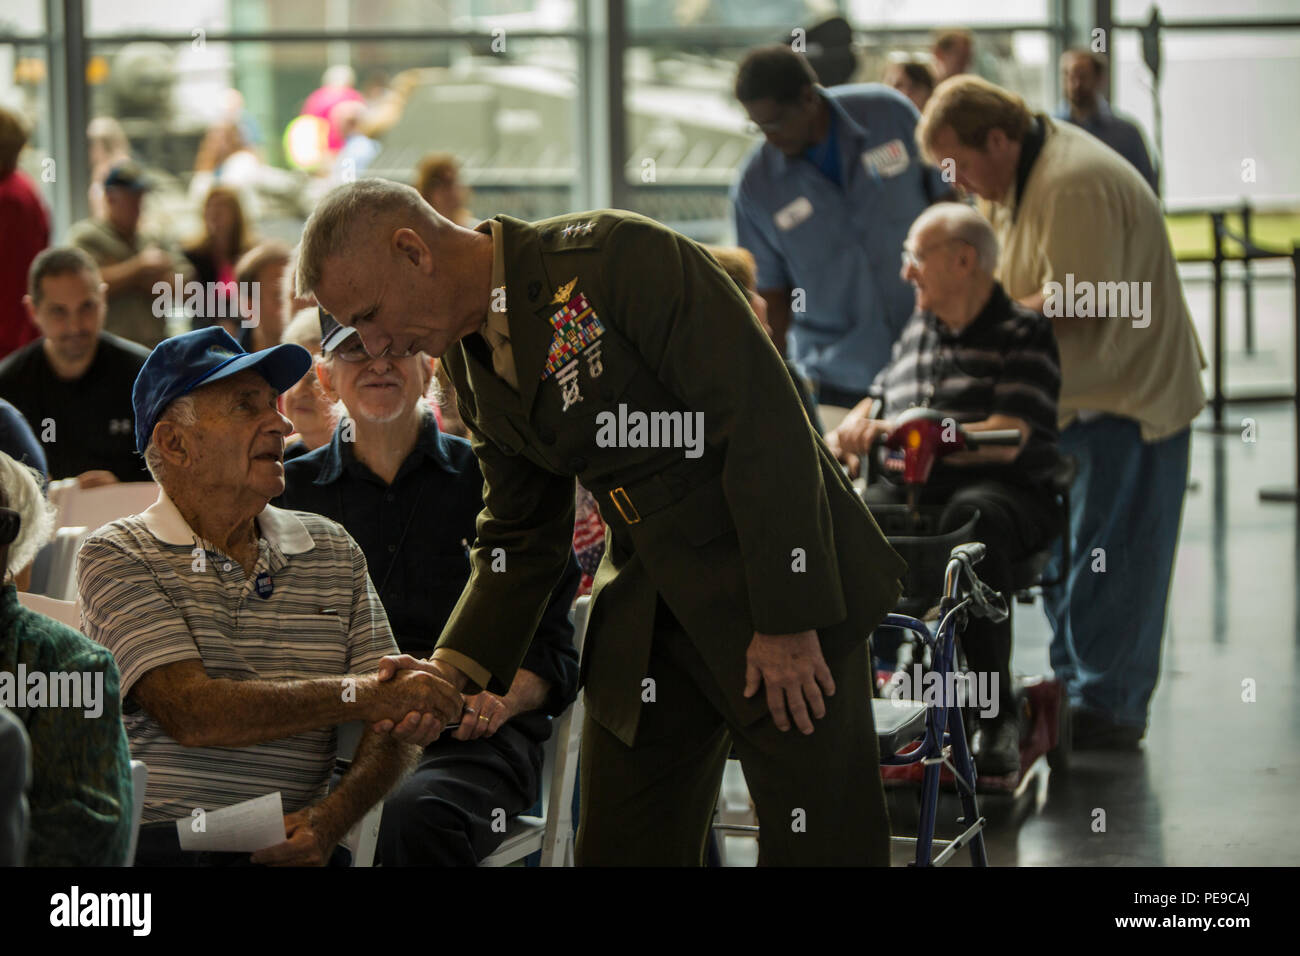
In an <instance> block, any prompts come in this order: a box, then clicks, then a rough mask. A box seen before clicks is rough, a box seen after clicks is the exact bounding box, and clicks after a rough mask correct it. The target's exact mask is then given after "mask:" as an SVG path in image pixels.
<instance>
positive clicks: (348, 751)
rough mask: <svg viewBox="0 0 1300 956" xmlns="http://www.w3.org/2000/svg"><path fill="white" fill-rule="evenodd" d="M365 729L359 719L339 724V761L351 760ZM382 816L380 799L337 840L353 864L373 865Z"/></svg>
mask: <svg viewBox="0 0 1300 956" xmlns="http://www.w3.org/2000/svg"><path fill="white" fill-rule="evenodd" d="M365 729H366V728H365V724H363V723H362V722H361V721H359V720H352V721H349V722H348V723H346V724H339V728H338V735H339V744H338V751H337V753H338V759H339V760H340V761H341V762H344V763H351V762H352V756H353V754H355V753H356V752H357V744H359V743H361V735H362V734H363V733H365ZM383 816H384V801H383V800H380V801H379V802H378V803H376V804H375V805H374V806H373V807H371V808H370V809H369V810H367V811H366V815H365V816H363V817H362V818H361V819H360V820H358V821H357V822H356V823H355V824H353V826H352V829H351V830H349V831H348V832H347V834H346V835H345V836H344V837H343V839H342V840H340V841H339V842H340V843H342V844H343V845H344V846H345V847H347V848H348V850H349V851H351V853H352V865H353V866H374V864H375V847H376V846H378V845H379V823H380V821H381V820H382V819H383Z"/></svg>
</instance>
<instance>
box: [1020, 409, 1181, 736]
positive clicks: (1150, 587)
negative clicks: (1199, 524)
mask: <svg viewBox="0 0 1300 956" xmlns="http://www.w3.org/2000/svg"><path fill="white" fill-rule="evenodd" d="M1190 438H1191V429H1190V427H1189V428H1184V429H1183V430H1182V431H1180V432H1177V433H1176V434H1174V435H1172V436H1170V437H1169V438H1166V439H1163V440H1162V441H1158V442H1154V443H1150V444H1148V443H1145V442H1143V441H1142V438H1141V434H1140V432H1139V429H1138V424H1137V422H1135V421H1133V420H1132V419H1128V418H1119V417H1116V416H1109V415H1108V416H1103V417H1101V418H1097V419H1093V420H1091V421H1089V422H1086V423H1084V422H1075V423H1074V424H1073V425H1071V426H1070V427H1069V428H1067V429H1065V431H1063V432H1062V433H1061V441H1060V449H1061V453H1062V454H1065V455H1073V456H1074V457H1075V458H1076V459H1078V463H1079V472H1078V476H1077V477H1076V479H1075V482H1074V487H1073V488H1072V489H1071V492H1070V536H1071V539H1072V542H1073V553H1072V555H1071V565H1070V576H1069V579H1068V580H1067V581H1065V582H1064V583H1063V584H1062V585H1058V586H1057V587H1055V588H1051V589H1048V591H1047V593H1045V594H1044V601H1043V604H1044V607H1045V609H1046V611H1047V616H1048V619H1049V620H1050V621H1051V622H1052V630H1053V637H1052V646H1051V661H1052V669H1053V670H1054V671H1055V672H1056V676H1057V677H1058V678H1059V679H1060V680H1061V681H1063V682H1064V684H1065V687H1066V690H1067V692H1068V693H1069V697H1070V703H1071V705H1073V706H1075V707H1079V706H1082V707H1085V708H1088V709H1090V710H1094V711H1099V712H1101V713H1102V714H1104V715H1106V716H1107V717H1109V718H1110V720H1112V721H1113V722H1115V723H1117V724H1122V725H1125V726H1131V727H1145V726H1146V722H1147V707H1148V704H1149V703H1150V700H1151V695H1152V693H1153V692H1154V691H1155V688H1156V680H1157V678H1158V677H1159V674H1160V644H1161V641H1162V639H1163V637H1164V629H1165V609H1166V607H1167V606H1168V601H1169V582H1170V579H1171V578H1172V576H1173V566H1174V552H1175V549H1176V548H1177V545H1178V526H1179V523H1180V521H1181V519H1182V512H1183V498H1184V497H1185V495H1186V493H1187V469H1188V452H1189V448H1190ZM1097 549H1102V552H1104V558H1103V555H1102V553H1101V552H1098V550H1097ZM1057 550H1058V552H1059V545H1058V549H1057ZM1058 557H1059V555H1058ZM1103 560H1104V565H1103V564H1102V561H1103ZM1103 566H1104V568H1105V571H1104V572H1103V571H1101V570H1100V569H1101V568H1102V567H1103ZM1094 569H1095V570H1094ZM1051 576H1053V577H1054V576H1055V571H1054V570H1053V572H1052V573H1051Z"/></svg>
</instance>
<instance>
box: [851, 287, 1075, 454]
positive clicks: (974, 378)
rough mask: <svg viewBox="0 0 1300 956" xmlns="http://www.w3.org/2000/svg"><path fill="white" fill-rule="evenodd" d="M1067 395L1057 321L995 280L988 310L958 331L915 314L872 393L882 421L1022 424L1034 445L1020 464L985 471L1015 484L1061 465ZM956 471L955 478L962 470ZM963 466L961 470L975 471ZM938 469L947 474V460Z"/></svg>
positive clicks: (1028, 446)
mask: <svg viewBox="0 0 1300 956" xmlns="http://www.w3.org/2000/svg"><path fill="white" fill-rule="evenodd" d="M1060 391H1061V367H1060V362H1059V359H1058V357H1057V352H1056V337H1055V335H1054V334H1053V332H1052V325H1051V322H1050V321H1048V320H1047V319H1045V318H1043V317H1042V316H1040V315H1038V314H1037V313H1036V312H1032V311H1030V310H1029V309H1026V308H1024V307H1023V306H1021V305H1020V304H1018V303H1016V302H1013V301H1011V299H1010V298H1009V297H1008V296H1007V294H1006V292H1005V291H1003V289H1002V286H1001V285H999V284H997V283H996V282H995V283H994V284H993V292H992V294H991V295H990V296H989V300H988V302H987V303H985V305H984V308H983V309H981V310H980V313H979V314H978V315H977V316H976V317H975V319H974V320H973V321H972V322H971V323H970V324H969V325H967V326H966V327H965V328H964V329H962V330H961V332H959V333H953V332H952V331H951V330H950V329H949V328H948V327H947V326H946V325H944V324H943V323H942V322H941V321H939V319H938V317H937V316H935V315H934V314H933V313H931V312H925V311H921V310H917V311H916V312H914V313H913V314H912V317H911V318H910V319H909V320H908V322H907V325H905V326H904V327H903V331H902V333H901V334H900V335H899V337H898V341H897V342H895V343H894V348H893V354H892V356H891V358H890V362H889V364H888V365H887V366H885V367H884V368H883V369H881V371H880V373H879V374H878V375H877V376H876V379H875V381H874V382H872V385H871V394H872V395H873V396H875V397H877V398H880V399H882V400H883V401H884V409H883V411H882V412H881V413H880V415H879V416H878V417H881V418H886V419H892V418H894V417H896V416H897V415H899V414H901V413H902V412H905V411H907V409H909V408H913V407H915V406H925V407H928V408H933V409H935V410H936V411H938V412H941V413H942V414H944V415H949V416H951V417H952V418H953V419H954V420H955V421H957V422H959V423H967V422H978V421H983V420H984V419H986V418H989V417H990V416H992V415H1010V416H1013V417H1015V418H1020V419H1023V420H1024V421H1025V422H1027V423H1028V425H1029V428H1030V434H1029V440H1028V441H1027V442H1026V443H1025V446H1024V447H1023V448H1022V449H1021V450H1020V454H1019V455H1018V456H1017V457H1016V459H1015V461H1014V462H1013V463H1012V464H1011V465H1010V466H1006V465H1002V466H996V465H995V466H978V467H979V468H980V470H981V471H982V472H984V471H987V472H991V473H999V472H1000V473H1001V474H1002V475H1003V476H1005V477H1008V478H1012V479H1014V478H1017V477H1027V478H1030V479H1036V478H1038V477H1040V476H1041V475H1042V473H1043V472H1044V471H1048V470H1050V469H1051V468H1052V467H1053V465H1055V463H1056V461H1057V450H1056V443H1057V429H1056V402H1057V398H1058V396H1059V395H1060ZM949 467H950V468H951V469H952V471H953V473H955V472H956V469H957V467H958V466H949ZM960 467H961V470H962V472H969V470H970V468H971V466H960ZM936 469H937V470H939V471H945V472H946V471H948V468H945V466H944V465H943V460H942V459H940V461H939V463H938V465H937V466H936Z"/></svg>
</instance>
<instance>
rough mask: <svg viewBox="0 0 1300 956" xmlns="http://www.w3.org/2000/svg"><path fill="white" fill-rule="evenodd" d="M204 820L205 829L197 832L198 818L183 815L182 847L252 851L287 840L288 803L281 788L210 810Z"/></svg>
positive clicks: (179, 826) (179, 824)
mask: <svg viewBox="0 0 1300 956" xmlns="http://www.w3.org/2000/svg"><path fill="white" fill-rule="evenodd" d="M202 819H203V829H202V831H201V832H195V827H196V826H197V825H198V823H197V820H198V818H197V817H194V816H190V817H189V818H188V819H186V818H184V817H182V818H181V819H179V820H177V821H176V833H177V834H178V835H179V836H180V840H181V849H182V850H209V851H213V852H222V853H252V852H253V851H254V850H261V849H265V848H266V847H268V846H275V844H277V843H283V842H284V839H285V833H284V805H283V804H282V803H281V801H280V791H279V790H277V791H275V792H274V793H268V794H266V795H265V796H261V797H254V798H253V799H252V800H245V801H244V802H243V803H236V804H235V805H234V806H231V807H222V808H221V809H220V810H212V811H209V812H207V813H204V814H203V818H202Z"/></svg>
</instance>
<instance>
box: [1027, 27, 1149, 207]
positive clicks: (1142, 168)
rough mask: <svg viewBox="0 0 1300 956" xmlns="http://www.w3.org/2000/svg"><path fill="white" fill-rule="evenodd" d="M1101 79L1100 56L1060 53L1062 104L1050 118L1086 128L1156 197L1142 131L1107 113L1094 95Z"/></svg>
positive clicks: (1103, 67)
mask: <svg viewBox="0 0 1300 956" xmlns="http://www.w3.org/2000/svg"><path fill="white" fill-rule="evenodd" d="M1105 76H1106V64H1105V61H1104V60H1103V59H1102V58H1101V57H1100V56H1098V55H1097V54H1095V53H1092V52H1090V51H1088V50H1082V49H1075V50H1066V51H1065V52H1064V53H1063V54H1061V86H1062V88H1063V89H1064V90H1065V102H1064V103H1062V104H1061V106H1060V107H1059V108H1058V109H1057V111H1056V112H1055V113H1053V114H1052V115H1053V116H1055V117H1056V118H1057V119H1063V120H1069V121H1070V122H1071V123H1073V124H1074V125H1076V126H1078V127H1080V128H1082V129H1086V130H1087V131H1088V132H1089V133H1091V134H1092V135H1093V136H1095V137H1097V138H1098V139H1099V140H1101V141H1102V142H1103V143H1105V144H1106V145H1107V146H1109V147H1110V148H1111V149H1113V150H1114V151H1115V152H1117V153H1119V154H1120V155H1121V156H1123V157H1124V158H1125V159H1127V160H1128V161H1129V162H1130V163H1132V164H1133V167H1134V168H1135V169H1136V170H1137V171H1138V172H1139V173H1141V174H1142V178H1143V179H1145V180H1146V181H1147V182H1148V183H1149V184H1150V185H1151V190H1152V191H1153V192H1154V193H1155V194H1156V195H1157V196H1159V195H1160V181H1159V179H1158V178H1157V177H1156V171H1155V168H1154V167H1153V166H1152V165H1151V157H1150V156H1148V155H1147V145H1146V142H1145V140H1143V138H1142V130H1141V129H1139V128H1138V125H1137V123H1134V122H1133V121H1132V120H1127V119H1125V118H1124V117H1122V116H1116V115H1115V114H1114V113H1113V112H1111V109H1110V104H1109V103H1107V102H1106V98H1105V97H1104V96H1102V95H1100V94H1099V93H1098V92H1097V91H1098V90H1099V89H1101V85H1102V80H1103V79H1104V78H1105Z"/></svg>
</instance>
